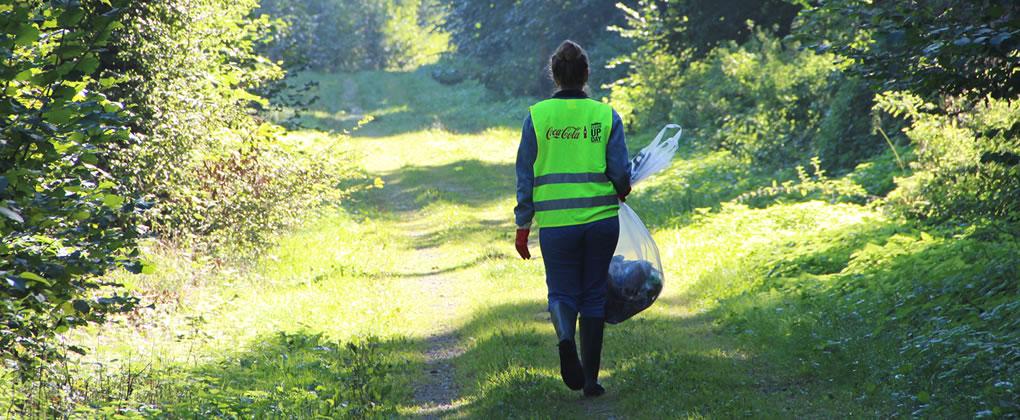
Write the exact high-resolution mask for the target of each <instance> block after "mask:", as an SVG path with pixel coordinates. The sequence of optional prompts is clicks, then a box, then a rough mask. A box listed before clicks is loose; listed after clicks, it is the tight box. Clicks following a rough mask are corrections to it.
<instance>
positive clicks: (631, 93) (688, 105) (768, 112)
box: [612, 32, 871, 167]
mask: <svg viewBox="0 0 1020 420" xmlns="http://www.w3.org/2000/svg"><path fill="white" fill-rule="evenodd" d="M645 60H646V61H642V62H634V63H633V64H632V66H633V68H634V73H633V74H632V75H631V76H629V77H628V79H627V80H626V81H625V82H624V83H622V84H620V85H617V87H616V88H615V89H614V90H613V96H612V99H613V103H614V104H615V105H617V109H618V110H619V111H620V112H621V113H623V114H624V115H625V116H626V117H629V118H630V119H631V120H633V121H635V123H634V124H635V125H636V126H637V127H638V128H646V127H649V126H654V125H657V124H659V123H663V122H665V121H666V120H669V121H672V122H676V123H679V124H680V125H682V126H684V128H686V129H688V130H690V131H689V132H690V135H691V136H692V137H694V138H697V139H699V141H700V142H701V143H702V144H704V145H707V146H709V147H712V148H721V149H726V150H730V151H732V152H733V153H734V155H736V156H737V157H738V158H742V159H745V160H748V161H752V162H754V163H756V164H762V165H766V166H770V167H777V166H783V165H786V166H791V165H792V164H796V163H798V162H804V161H806V160H807V159H808V158H809V157H810V156H812V155H818V154H819V153H818V152H819V151H820V149H823V147H822V145H826V146H825V147H824V148H825V149H826V152H828V153H826V154H825V155H823V157H826V155H828V154H829V153H831V152H830V151H829V150H828V149H830V148H831V146H829V145H831V144H833V143H837V144H838V143H841V142H843V141H845V140H847V139H846V138H844V137H842V136H839V135H837V134H836V132H839V131H840V130H838V129H836V127H838V126H839V124H840V122H836V121H833V122H831V123H830V124H832V125H833V126H834V128H831V129H830V130H829V131H831V132H832V133H831V134H827V136H826V137H824V138H823V139H824V141H822V140H821V139H819V131H820V127H821V125H822V122H823V121H825V115H827V114H831V111H830V107H831V106H842V107H843V108H848V107H849V105H846V104H844V103H842V102H839V101H837V102H835V103H834V102H833V95H832V90H833V88H831V87H830V80H832V78H833V76H834V75H835V74H837V72H838V70H839V67H838V66H837V64H836V63H835V58H834V57H833V56H831V55H827V54H815V53H813V52H810V51H801V50H798V49H797V46H796V45H795V44H794V45H784V44H783V42H781V41H779V40H778V39H776V38H774V37H772V36H769V35H767V34H765V33H764V32H759V33H758V36H757V37H755V38H754V39H753V40H751V41H749V42H748V43H746V44H744V45H742V46H738V45H736V44H734V43H732V42H731V43H729V44H727V45H724V46H721V47H718V48H716V49H713V50H712V51H711V52H709V53H708V55H707V56H706V57H705V58H704V59H701V60H694V61H690V62H685V60H684V58H681V57H677V56H673V55H670V54H668V53H659V54H657V55H653V56H649V57H647V58H646V59H645ZM848 95H852V92H847V93H842V94H841V95H840V96H839V97H845V96H848ZM830 104H831V105H830ZM847 113H852V112H850V111H843V112H841V113H839V115H840V116H843V115H845V114H847ZM819 143H821V144H822V145H820V144H819ZM864 149H866V150H869V151H870V150H871V149H870V148H864ZM841 163H842V162H841Z"/></svg>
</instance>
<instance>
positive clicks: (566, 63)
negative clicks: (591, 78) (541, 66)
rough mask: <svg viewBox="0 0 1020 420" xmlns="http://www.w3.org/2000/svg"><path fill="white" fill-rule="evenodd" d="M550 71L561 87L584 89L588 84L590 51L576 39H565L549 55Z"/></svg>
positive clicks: (557, 84)
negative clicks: (550, 55)
mask: <svg viewBox="0 0 1020 420" xmlns="http://www.w3.org/2000/svg"><path fill="white" fill-rule="evenodd" d="M549 71H550V72H551V73H552V79H553V81H554V82H556V86H558V87H559V88H560V89H583V88H584V86H585V85H586V84H588V53H587V52H585V51H584V48H581V46H580V45H577V43H576V42H574V41H571V40H569V39H568V40H566V41H563V43H562V44H560V47H559V48H557V49H556V52H555V53H553V55H552V57H549Z"/></svg>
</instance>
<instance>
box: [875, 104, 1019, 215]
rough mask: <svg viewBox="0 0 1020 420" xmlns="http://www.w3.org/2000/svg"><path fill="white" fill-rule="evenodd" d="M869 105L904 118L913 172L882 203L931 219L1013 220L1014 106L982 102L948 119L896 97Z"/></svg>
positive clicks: (1016, 195) (1016, 148)
mask: <svg viewBox="0 0 1020 420" xmlns="http://www.w3.org/2000/svg"><path fill="white" fill-rule="evenodd" d="M878 98H879V99H878V101H877V103H876V108H877V109H878V110H881V111H885V112H888V113H890V114H892V115H893V116H894V117H906V118H908V119H909V120H911V121H912V123H911V125H910V126H909V127H908V128H906V129H904V132H905V134H906V136H907V137H908V138H909V139H910V140H911V141H912V142H913V144H914V146H915V147H916V150H917V161H916V162H914V163H913V164H912V168H913V171H914V173H913V174H912V175H911V176H909V177H905V178H902V179H900V180H898V182H897V184H898V188H897V189H896V190H895V191H893V193H891V195H890V201H891V202H893V203H896V204H899V205H902V206H903V208H904V209H905V211H906V212H907V213H909V214H911V215H914V216H917V217H920V218H922V219H927V220H929V221H932V222H945V221H952V222H959V223H968V224H969V223H979V222H980V221H982V220H996V221H1004V222H1007V223H1017V222H1020V142H1018V140H1017V139H1020V101H1017V100H1015V99H1013V100H1000V99H991V98H989V99H986V100H984V101H982V102H980V103H978V104H977V105H976V106H975V107H974V108H973V109H972V110H968V111H966V112H960V113H958V114H956V115H951V114H947V113H942V112H933V111H935V110H936V108H935V106H934V105H932V104H928V103H925V102H924V101H923V100H921V98H919V97H917V96H915V95H912V94H909V93H903V92H889V93H885V94H883V95H880V96H879V97H878Z"/></svg>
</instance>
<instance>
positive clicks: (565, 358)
mask: <svg viewBox="0 0 1020 420" xmlns="http://www.w3.org/2000/svg"><path fill="white" fill-rule="evenodd" d="M549 318H550V319H552V323H553V327H554V328H556V338H557V341H558V344H557V347H559V350H560V377H562V378H563V383H564V384H566V385H567V388H570V389H573V390H575V391H576V390H579V389H581V388H583V387H584V371H583V370H582V369H581V361H580V360H578V358H577V345H576V344H574V331H575V330H576V328H577V311H575V310H573V309H570V308H569V307H567V306H566V305H563V304H561V303H554V304H551V305H549Z"/></svg>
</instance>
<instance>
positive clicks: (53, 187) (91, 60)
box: [0, 0, 145, 375]
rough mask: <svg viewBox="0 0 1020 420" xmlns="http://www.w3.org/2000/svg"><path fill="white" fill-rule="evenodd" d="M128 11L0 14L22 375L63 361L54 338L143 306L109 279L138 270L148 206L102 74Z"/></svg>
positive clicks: (7, 206) (93, 5) (9, 292)
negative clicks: (140, 217)
mask: <svg viewBox="0 0 1020 420" xmlns="http://www.w3.org/2000/svg"><path fill="white" fill-rule="evenodd" d="M128 3H130V2H128V1H125V0H113V1H83V2H80V3H79V2H73V3H71V2H67V3H60V2H16V3H15V4H14V5H13V6H8V7H7V9H6V10H4V11H3V12H2V13H0V26H3V27H5V28H8V31H7V32H6V33H7V34H10V35H5V36H3V37H0V50H6V51H8V53H7V56H6V58H4V59H3V66H2V67H0V72H2V75H3V79H4V82H5V83H4V86H5V88H4V89H2V90H0V122H2V123H0V357H2V358H3V359H4V360H5V361H11V362H12V363H13V364H14V367H16V368H17V369H18V370H19V372H20V373H21V374H22V375H28V374H30V372H33V371H34V368H36V367H42V366H45V362H48V361H50V360H52V359H55V358H58V357H59V356H60V355H61V347H60V346H58V345H55V343H53V342H52V341H51V339H52V337H53V335H54V334H55V333H59V332H62V331H66V330H67V329H68V328H71V327H75V326H81V325H85V324H87V323H91V322H101V321H103V320H104V319H105V317H106V315H107V314H109V313H112V312H119V311H124V310H129V309H131V308H132V307H133V306H134V305H135V303H136V302H137V300H136V299H134V298H131V297H128V296H123V295H119V294H117V293H116V292H115V291H110V290H109V289H108V288H104V286H113V285H110V284H107V283H104V282H103V281H102V280H101V279H100V276H102V275H103V274H104V273H106V272H107V271H108V270H111V269H113V268H116V267H121V266H123V267H128V268H130V269H132V270H135V271H138V270H140V269H141V266H140V265H139V264H138V263H137V261H136V257H137V256H138V252H137V250H136V248H135V239H136V237H137V231H136V222H137V214H136V213H137V211H139V210H140V209H141V208H143V207H145V203H143V202H141V201H140V200H138V199H137V198H136V196H133V195H132V194H131V191H130V190H129V189H128V188H126V184H128V183H129V182H130V180H129V179H128V178H127V177H125V176H123V175H122V174H121V173H119V172H118V171H116V170H115V165H114V164H113V163H114V162H116V159H115V157H116V155H117V154H118V153H120V152H121V150H122V146H123V145H124V144H125V143H126V142H127V141H128V138H129V133H130V131H129V127H128V126H127V124H128V122H129V121H130V119H131V118H132V114H131V112H129V111H128V110H125V107H124V105H123V104H122V103H120V102H118V101H115V100H111V98H109V97H107V96H106V95H104V94H103V92H102V88H103V87H104V86H105V85H106V84H107V83H108V82H107V80H106V79H104V78H103V77H102V76H101V74H102V73H100V72H102V71H104V68H105V65H104V63H103V62H102V60H101V59H100V57H101V54H102V53H103V52H104V51H105V49H106V48H107V47H108V46H109V44H110V40H111V35H112V33H113V32H114V31H117V30H118V29H119V28H123V27H124V26H123V23H122V21H121V16H122V11H123V8H124V7H125V6H126V5H127V4H128ZM12 53H13V54H12ZM101 290H102V293H101ZM106 292H109V293H106ZM111 293H112V294H111ZM71 349H72V350H76V351H80V349H77V348H74V347H72V348H71Z"/></svg>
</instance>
